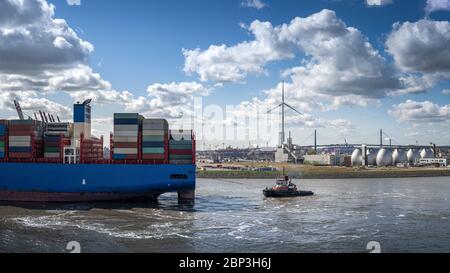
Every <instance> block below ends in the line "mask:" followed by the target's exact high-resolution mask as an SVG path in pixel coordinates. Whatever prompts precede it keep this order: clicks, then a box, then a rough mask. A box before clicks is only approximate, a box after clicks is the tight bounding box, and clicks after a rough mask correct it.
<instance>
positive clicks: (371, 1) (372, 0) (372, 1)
mask: <svg viewBox="0 0 450 273" xmlns="http://www.w3.org/2000/svg"><path fill="white" fill-rule="evenodd" d="M392 3H393V0H366V4H367V5H368V6H384V5H387V4H392Z"/></svg>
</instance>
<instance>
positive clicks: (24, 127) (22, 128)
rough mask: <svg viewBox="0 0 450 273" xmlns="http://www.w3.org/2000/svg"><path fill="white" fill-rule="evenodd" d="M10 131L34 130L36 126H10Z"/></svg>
mask: <svg viewBox="0 0 450 273" xmlns="http://www.w3.org/2000/svg"><path fill="white" fill-rule="evenodd" d="M9 129H10V130H29V131H31V130H36V126H33V125H10V126H9Z"/></svg>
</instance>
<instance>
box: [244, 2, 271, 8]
mask: <svg viewBox="0 0 450 273" xmlns="http://www.w3.org/2000/svg"><path fill="white" fill-rule="evenodd" d="M241 5H242V6H243V7H248V8H255V9H263V8H264V7H266V6H267V4H266V3H264V2H263V0H242V2H241Z"/></svg>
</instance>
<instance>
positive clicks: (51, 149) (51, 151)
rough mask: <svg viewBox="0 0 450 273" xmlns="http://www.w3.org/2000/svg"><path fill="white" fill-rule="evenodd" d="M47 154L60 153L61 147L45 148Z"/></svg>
mask: <svg viewBox="0 0 450 273" xmlns="http://www.w3.org/2000/svg"><path fill="white" fill-rule="evenodd" d="M44 152H45V153H49V154H51V153H59V147H45V148H44Z"/></svg>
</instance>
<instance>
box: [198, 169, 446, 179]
mask: <svg viewBox="0 0 450 273" xmlns="http://www.w3.org/2000/svg"><path fill="white" fill-rule="evenodd" d="M285 173H286V174H288V175H289V176H291V177H292V178H303V179H361V178H408V177H447V176H450V168H427V169H424V168H405V169H354V168H329V167H322V168H321V167H316V168H305V169H304V170H302V169H297V170H295V169H290V170H286V171H285ZM282 174H283V172H282V171H270V172H262V171H237V170H226V171H225V170H224V171H222V170H206V171H199V172H197V178H210V179H214V178H217V179H224V178H227V179H273V178H276V177H278V176H281V175H282Z"/></svg>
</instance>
